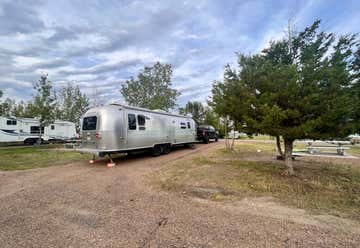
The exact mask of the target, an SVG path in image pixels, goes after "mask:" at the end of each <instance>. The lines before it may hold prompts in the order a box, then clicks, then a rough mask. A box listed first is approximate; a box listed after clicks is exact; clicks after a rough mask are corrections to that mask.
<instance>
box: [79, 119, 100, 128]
mask: <svg viewBox="0 0 360 248" xmlns="http://www.w3.org/2000/svg"><path fill="white" fill-rule="evenodd" d="M96 122H97V117H96V116H88V117H85V118H84V120H83V126H82V130H96Z"/></svg>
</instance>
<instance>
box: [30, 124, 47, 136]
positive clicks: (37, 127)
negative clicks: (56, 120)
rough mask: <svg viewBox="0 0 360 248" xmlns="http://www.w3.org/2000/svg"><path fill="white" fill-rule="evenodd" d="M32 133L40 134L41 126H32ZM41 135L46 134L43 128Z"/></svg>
mask: <svg viewBox="0 0 360 248" xmlns="http://www.w3.org/2000/svg"><path fill="white" fill-rule="evenodd" d="M30 133H31V134H39V133H40V127H39V126H31V127H30ZM41 133H44V127H41Z"/></svg>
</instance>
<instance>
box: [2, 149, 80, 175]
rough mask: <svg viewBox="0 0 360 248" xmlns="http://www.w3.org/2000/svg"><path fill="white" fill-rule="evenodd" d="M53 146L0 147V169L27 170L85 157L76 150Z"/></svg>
mask: <svg viewBox="0 0 360 248" xmlns="http://www.w3.org/2000/svg"><path fill="white" fill-rule="evenodd" d="M55 147H56V146H55ZM53 148H54V146H41V147H21V148H8V149H5V148H2V149H0V170H27V169H32V168H39V167H47V166H52V165H61V164H66V163H71V162H75V161H79V160H83V159H85V158H86V155H82V154H80V153H78V152H72V151H60V150H56V149H53Z"/></svg>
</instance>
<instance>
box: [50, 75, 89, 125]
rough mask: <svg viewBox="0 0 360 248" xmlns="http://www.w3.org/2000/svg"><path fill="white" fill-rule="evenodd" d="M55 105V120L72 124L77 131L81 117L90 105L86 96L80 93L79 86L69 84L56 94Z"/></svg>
mask: <svg viewBox="0 0 360 248" xmlns="http://www.w3.org/2000/svg"><path fill="white" fill-rule="evenodd" d="M56 103H57V104H56V113H55V116H56V118H57V119H60V120H65V121H71V122H74V123H75V125H76V129H77V131H79V128H80V120H81V117H82V116H83V115H84V114H85V112H86V111H87V110H88V109H89V105H90V102H89V98H88V97H87V96H86V94H84V93H82V92H81V90H80V88H79V86H74V85H72V84H71V83H70V82H69V83H68V84H67V85H66V86H64V87H62V88H61V90H60V92H59V94H57V98H56Z"/></svg>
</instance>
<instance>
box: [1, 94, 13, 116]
mask: <svg viewBox="0 0 360 248" xmlns="http://www.w3.org/2000/svg"><path fill="white" fill-rule="evenodd" d="M14 105H15V100H12V99H10V98H6V99H5V101H4V102H2V103H0V116H12V109H13V107H14Z"/></svg>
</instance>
